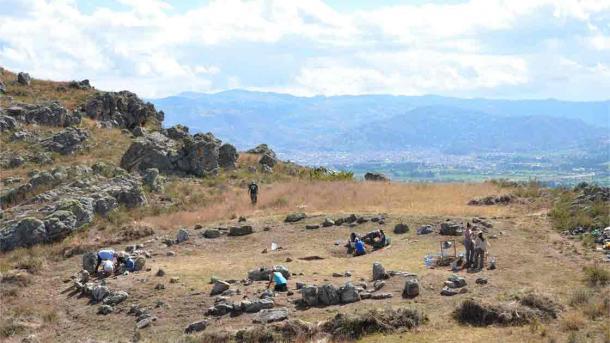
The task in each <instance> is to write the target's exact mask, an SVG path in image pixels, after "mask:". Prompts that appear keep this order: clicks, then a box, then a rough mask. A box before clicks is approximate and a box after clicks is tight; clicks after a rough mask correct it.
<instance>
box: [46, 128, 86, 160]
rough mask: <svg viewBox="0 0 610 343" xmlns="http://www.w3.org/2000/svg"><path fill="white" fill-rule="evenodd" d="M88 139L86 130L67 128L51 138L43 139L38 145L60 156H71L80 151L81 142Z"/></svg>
mask: <svg viewBox="0 0 610 343" xmlns="http://www.w3.org/2000/svg"><path fill="white" fill-rule="evenodd" d="M87 138H89V132H88V131H87V130H84V129H81V128H77V127H68V128H66V129H64V130H62V131H60V132H58V133H56V134H54V135H53V136H51V137H49V138H46V139H43V140H42V141H41V142H40V143H41V145H42V146H43V147H45V148H46V149H47V150H49V151H52V152H57V153H60V154H62V155H69V154H73V153H74V152H75V151H77V150H80V149H82V147H83V142H85V141H86V140H87Z"/></svg>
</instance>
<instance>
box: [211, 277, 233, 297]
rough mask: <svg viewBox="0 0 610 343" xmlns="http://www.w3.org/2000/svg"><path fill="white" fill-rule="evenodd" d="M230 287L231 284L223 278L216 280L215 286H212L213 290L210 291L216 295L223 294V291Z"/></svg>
mask: <svg viewBox="0 0 610 343" xmlns="http://www.w3.org/2000/svg"><path fill="white" fill-rule="evenodd" d="M230 287H231V285H230V284H229V283H227V282H225V281H222V280H216V282H214V286H213V287H212V291H211V292H210V295H212V296H214V295H218V294H221V293H222V292H224V291H226V290H227V289H229V288H230Z"/></svg>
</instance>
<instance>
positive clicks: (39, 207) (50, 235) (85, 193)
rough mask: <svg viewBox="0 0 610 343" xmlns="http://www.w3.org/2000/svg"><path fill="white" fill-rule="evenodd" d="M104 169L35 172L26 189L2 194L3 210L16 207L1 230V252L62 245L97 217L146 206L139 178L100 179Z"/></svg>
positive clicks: (110, 176)
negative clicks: (59, 243)
mask: <svg viewBox="0 0 610 343" xmlns="http://www.w3.org/2000/svg"><path fill="white" fill-rule="evenodd" d="M109 168H112V167H109ZM103 170H104V168H93V169H92V168H88V167H80V166H76V167H70V168H56V169H54V170H52V171H45V172H38V173H35V174H34V175H33V176H32V177H31V178H30V179H29V180H28V181H27V182H26V183H24V184H23V185H20V186H17V187H16V188H12V189H9V190H7V191H5V192H3V193H2V197H1V199H0V201H1V202H2V206H3V207H4V208H5V207H8V206H12V207H11V211H10V212H11V217H7V218H4V220H3V221H2V225H1V226H0V251H7V250H12V249H15V248H17V247H28V246H32V245H34V244H39V243H48V242H55V241H59V240H62V239H64V238H65V237H67V236H68V235H70V234H71V233H73V232H75V231H77V230H80V229H81V228H83V227H85V226H86V225H87V224H89V223H90V222H91V221H92V220H93V218H94V216H95V214H99V215H107V214H108V213H109V212H110V211H112V210H113V209H114V208H116V207H118V206H120V205H123V206H125V207H128V208H132V207H136V206H141V205H144V204H145V203H146V197H145V196H144V193H143V191H142V187H141V183H140V180H139V179H138V178H137V177H136V176H132V175H129V174H127V173H126V172H125V171H124V170H122V169H120V168H114V172H112V173H110V174H106V175H102V174H101V173H102V171H103ZM106 173H108V171H106ZM40 223H42V225H41V224H40Z"/></svg>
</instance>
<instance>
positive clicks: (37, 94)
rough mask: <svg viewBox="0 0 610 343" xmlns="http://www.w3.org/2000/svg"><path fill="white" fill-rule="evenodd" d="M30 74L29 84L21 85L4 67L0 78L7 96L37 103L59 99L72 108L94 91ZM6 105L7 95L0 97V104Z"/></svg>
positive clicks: (15, 76)
mask: <svg viewBox="0 0 610 343" xmlns="http://www.w3.org/2000/svg"><path fill="white" fill-rule="evenodd" d="M31 76H32V83H31V85H30V86H23V85H20V84H18V83H17V82H15V80H17V74H16V73H13V72H10V71H8V70H6V69H2V70H1V71H0V79H1V80H2V81H3V82H4V84H5V85H6V88H7V93H6V95H7V96H10V97H12V98H13V101H18V102H27V103H39V102H45V101H59V102H61V103H62V104H63V105H64V106H65V107H66V108H68V109H70V110H74V109H75V108H77V107H78V106H79V105H81V104H82V103H83V102H84V101H85V100H86V99H87V97H88V96H90V95H91V94H93V93H94V92H95V90H94V89H85V90H83V89H74V88H69V86H68V82H57V81H47V80H38V79H34V77H35V76H36V75H31ZM6 105H8V99H7V97H0V106H6Z"/></svg>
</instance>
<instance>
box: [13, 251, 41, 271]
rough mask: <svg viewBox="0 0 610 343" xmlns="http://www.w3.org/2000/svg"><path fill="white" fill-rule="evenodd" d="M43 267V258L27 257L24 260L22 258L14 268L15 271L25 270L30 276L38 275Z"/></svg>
mask: <svg viewBox="0 0 610 343" xmlns="http://www.w3.org/2000/svg"><path fill="white" fill-rule="evenodd" d="M43 266H44V258H42V257H40V256H31V255H28V256H26V257H25V258H22V259H20V260H18V261H17V263H15V268H17V269H25V270H27V271H28V272H30V273H32V274H37V273H39V272H40V271H41V270H42V269H43Z"/></svg>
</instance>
